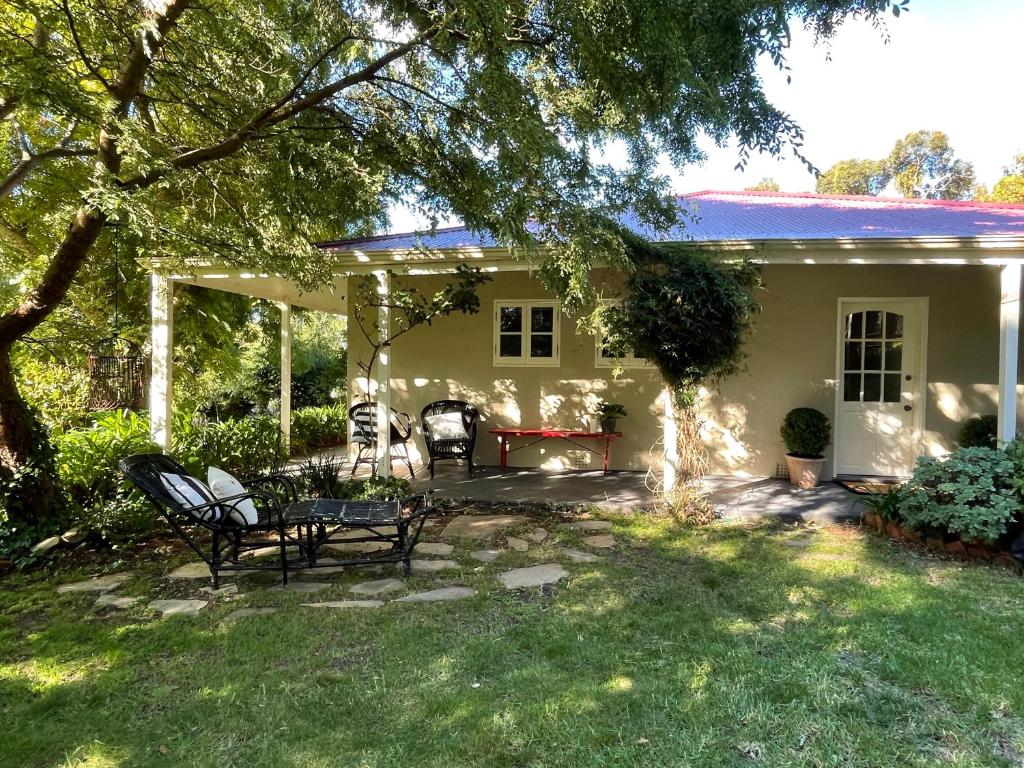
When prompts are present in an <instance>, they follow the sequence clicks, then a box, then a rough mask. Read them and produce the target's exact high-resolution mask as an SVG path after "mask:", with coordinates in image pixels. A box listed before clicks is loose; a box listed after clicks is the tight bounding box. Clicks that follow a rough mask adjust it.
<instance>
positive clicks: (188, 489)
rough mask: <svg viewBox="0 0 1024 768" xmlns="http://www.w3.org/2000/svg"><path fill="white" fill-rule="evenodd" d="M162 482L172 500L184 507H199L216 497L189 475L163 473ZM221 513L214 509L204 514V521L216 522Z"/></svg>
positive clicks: (199, 481)
mask: <svg viewBox="0 0 1024 768" xmlns="http://www.w3.org/2000/svg"><path fill="white" fill-rule="evenodd" d="M160 482H162V483H163V484H164V488H166V489H167V493H168V494H170V496H171V498H172V499H174V500H175V501H176V502H178V503H179V504H181V505H182V506H184V507H197V506H199V505H200V504H205V503H206V502H208V501H213V500H214V499H215V498H216V497H215V496H214V495H213V493H211V492H210V489H209V488H207V487H206V486H205V485H203V482H202V481H201V480H196V479H195V478H194V477H191V476H189V475H176V474H174V473H173V472H161V473H160ZM219 515H220V511H219V510H217V508H216V507H213V508H211V509H209V510H207V511H205V512H203V514H202V518H203V520H211V519H212V520H216V519H217V517H218V516H219Z"/></svg>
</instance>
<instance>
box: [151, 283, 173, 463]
mask: <svg viewBox="0 0 1024 768" xmlns="http://www.w3.org/2000/svg"><path fill="white" fill-rule="evenodd" d="M150 312H151V315H150V354H151V361H150V379H149V434H150V437H151V438H152V439H153V442H154V443H156V444H157V445H159V446H160V447H161V448H162V449H163V450H164V452H167V451H169V450H170V448H171V422H172V415H173V402H172V400H173V397H172V392H173V368H174V355H173V346H174V281H173V280H172V279H171V278H169V277H165V276H163V275H159V274H157V273H155V272H154V273H153V274H152V275H150Z"/></svg>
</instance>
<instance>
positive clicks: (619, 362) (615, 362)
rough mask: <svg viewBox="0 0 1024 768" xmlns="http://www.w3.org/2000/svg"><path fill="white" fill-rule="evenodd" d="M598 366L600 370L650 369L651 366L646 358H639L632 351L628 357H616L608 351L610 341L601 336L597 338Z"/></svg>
mask: <svg viewBox="0 0 1024 768" xmlns="http://www.w3.org/2000/svg"><path fill="white" fill-rule="evenodd" d="M596 364H597V367H598V368H649V367H650V365H651V364H650V361H649V360H648V359H647V358H646V357H638V356H637V355H636V354H635V353H634V352H633V351H632V350H630V351H629V354H627V355H624V356H622V357H616V356H615V355H613V354H612V353H611V350H609V349H608V340H607V339H606V338H603V337H601V336H598V337H597V362H596Z"/></svg>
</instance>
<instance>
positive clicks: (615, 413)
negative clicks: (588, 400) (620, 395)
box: [594, 402, 626, 432]
mask: <svg viewBox="0 0 1024 768" xmlns="http://www.w3.org/2000/svg"><path fill="white" fill-rule="evenodd" d="M625 415H626V408H625V406H622V405H620V404H619V403H605V402H601V403H598V404H597V410H596V411H595V412H594V416H596V417H597V420H598V421H599V422H601V431H602V432H614V431H615V425H616V422H618V420H619V419H621V418H622V417H623V416H625Z"/></svg>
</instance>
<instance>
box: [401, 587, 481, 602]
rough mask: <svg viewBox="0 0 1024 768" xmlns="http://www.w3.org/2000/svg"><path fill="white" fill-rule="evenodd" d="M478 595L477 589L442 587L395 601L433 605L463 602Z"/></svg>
mask: <svg viewBox="0 0 1024 768" xmlns="http://www.w3.org/2000/svg"><path fill="white" fill-rule="evenodd" d="M475 594H476V590H475V589H470V588H469V587H441V588H440V589H432V590H430V591H429V592H417V593H416V594H414V595H406V596H405V597H400V598H398V599H397V600H395V602H396V603H432V602H437V601H442V600H461V599H463V598H465V597H472V596H473V595H475Z"/></svg>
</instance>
